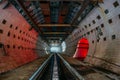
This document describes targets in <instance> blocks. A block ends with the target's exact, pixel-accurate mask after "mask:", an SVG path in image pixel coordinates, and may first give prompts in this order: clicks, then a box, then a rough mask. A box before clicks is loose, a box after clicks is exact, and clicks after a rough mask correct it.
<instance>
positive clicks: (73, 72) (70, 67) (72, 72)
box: [57, 54, 85, 80]
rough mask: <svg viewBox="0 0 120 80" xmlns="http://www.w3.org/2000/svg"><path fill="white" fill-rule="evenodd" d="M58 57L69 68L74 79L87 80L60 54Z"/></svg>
mask: <svg viewBox="0 0 120 80" xmlns="http://www.w3.org/2000/svg"><path fill="white" fill-rule="evenodd" d="M57 55H58V56H59V57H60V58H61V60H62V61H63V63H64V64H65V66H66V67H67V68H68V70H69V71H70V72H71V74H72V75H73V76H74V77H76V79H78V80H85V79H84V78H83V77H82V76H81V75H80V74H79V73H78V72H77V71H76V70H75V69H74V68H73V67H72V66H70V64H69V63H68V62H67V61H66V60H65V59H64V58H63V57H62V56H60V54H57Z"/></svg>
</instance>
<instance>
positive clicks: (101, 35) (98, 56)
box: [65, 0, 120, 74]
mask: <svg viewBox="0 0 120 80" xmlns="http://www.w3.org/2000/svg"><path fill="white" fill-rule="evenodd" d="M115 4H118V5H115ZM119 11H120V0H109V1H107V0H104V2H103V3H100V4H99V7H95V8H94V9H93V10H92V11H91V12H90V13H89V14H88V15H87V16H86V18H85V19H84V20H83V21H82V22H81V23H80V24H79V26H78V27H79V28H78V29H76V30H75V31H74V32H73V33H72V35H70V36H69V37H68V38H67V39H66V44H67V49H66V52H65V53H66V54H68V55H71V56H73V55H74V53H75V51H76V46H77V42H78V41H79V40H80V39H82V38H86V39H88V41H89V50H88V55H87V57H86V59H85V60H84V61H86V62H88V63H91V64H93V65H95V66H100V67H103V68H106V69H109V70H111V71H114V72H116V73H119V74H120V50H119V48H120V45H119V44H120V32H119V31H120V26H119V25H120V12H119Z"/></svg>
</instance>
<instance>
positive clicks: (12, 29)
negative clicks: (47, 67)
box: [0, 2, 43, 73]
mask: <svg viewBox="0 0 120 80" xmlns="http://www.w3.org/2000/svg"><path fill="white" fill-rule="evenodd" d="M5 4H6V2H3V3H1V4H0V73H3V72H6V71H8V70H11V69H14V68H16V67H18V66H21V65H23V64H26V63H28V62H30V61H33V60H35V59H37V58H38V54H37V53H36V45H39V46H40V44H38V43H39V42H40V40H39V38H38V37H37V36H38V33H37V32H36V31H35V30H34V29H32V30H31V31H29V28H30V25H29V24H28V23H27V22H26V20H25V19H24V18H23V17H22V16H21V15H20V14H19V12H18V11H17V10H16V9H15V8H14V7H13V6H12V5H9V7H7V8H6V9H3V7H4V6H5ZM40 49H42V46H41V47H40ZM42 51H43V50H42ZM38 52H40V51H38Z"/></svg>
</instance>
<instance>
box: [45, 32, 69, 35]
mask: <svg viewBox="0 0 120 80" xmlns="http://www.w3.org/2000/svg"><path fill="white" fill-rule="evenodd" d="M43 34H56V35H57V34H69V33H67V32H43Z"/></svg>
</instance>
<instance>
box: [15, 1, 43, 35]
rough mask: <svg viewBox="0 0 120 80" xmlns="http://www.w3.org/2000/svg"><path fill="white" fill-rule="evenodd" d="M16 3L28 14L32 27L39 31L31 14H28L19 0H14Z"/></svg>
mask: <svg viewBox="0 0 120 80" xmlns="http://www.w3.org/2000/svg"><path fill="white" fill-rule="evenodd" d="M15 1H16V3H17V4H18V5H19V6H20V7H21V8H22V10H23V11H24V13H25V14H26V15H27V16H28V18H29V19H30V20H31V22H32V23H33V25H34V26H33V27H34V28H35V29H36V30H37V31H38V32H39V33H41V32H40V29H39V28H38V25H37V24H36V23H35V21H34V20H33V19H32V17H31V15H30V14H29V12H28V11H27V9H26V7H25V6H24V4H23V2H22V1H21V0H15Z"/></svg>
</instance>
